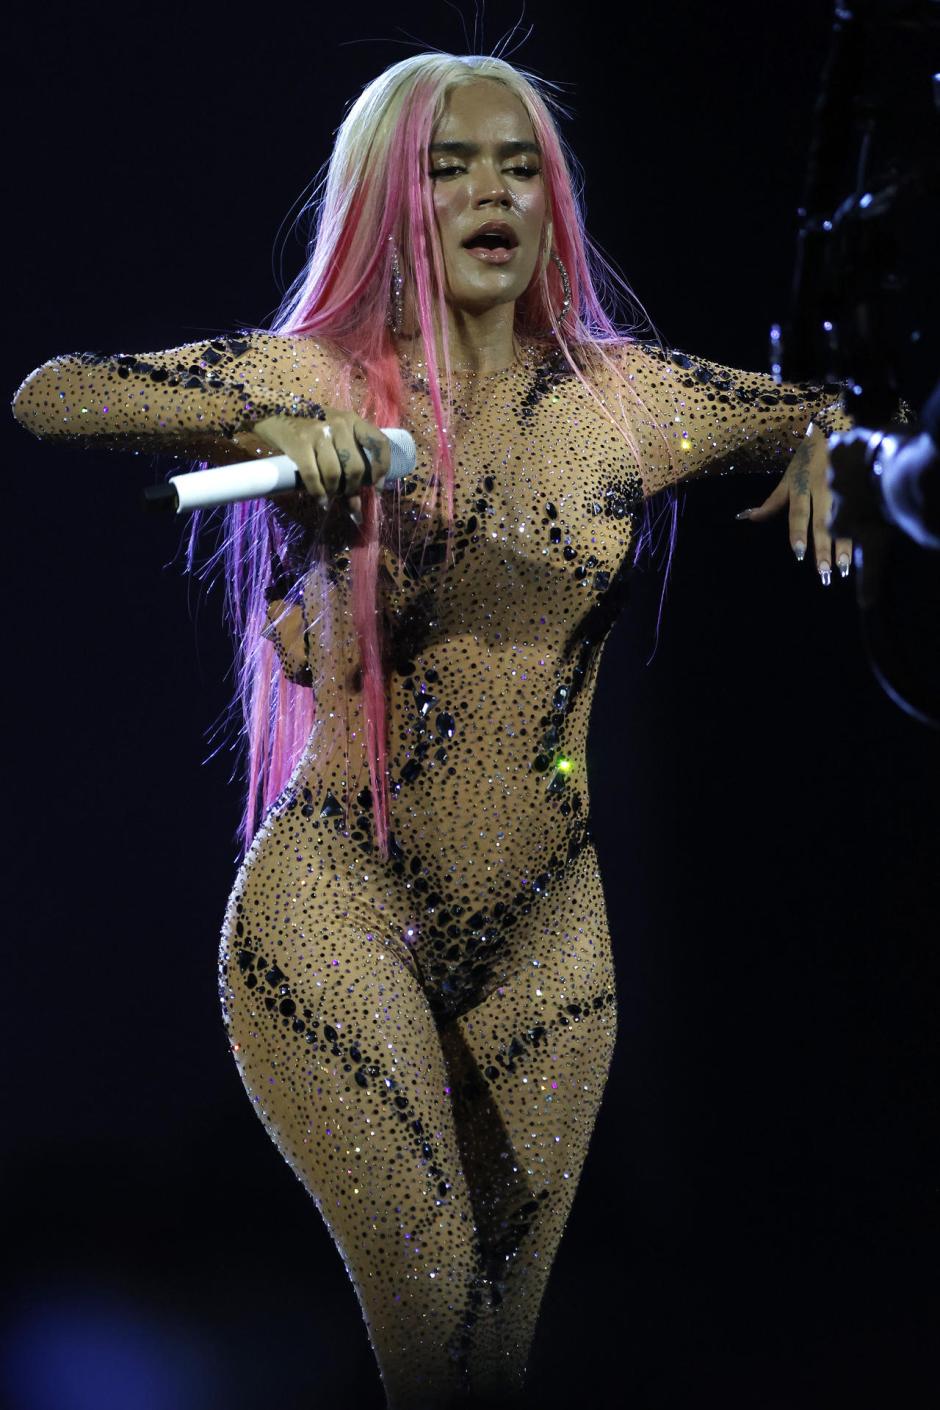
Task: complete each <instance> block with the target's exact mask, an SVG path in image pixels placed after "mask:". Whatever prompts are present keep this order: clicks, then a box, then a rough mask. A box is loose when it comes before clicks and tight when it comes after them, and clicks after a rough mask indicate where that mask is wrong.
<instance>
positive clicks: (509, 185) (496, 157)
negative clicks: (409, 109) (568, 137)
mask: <svg viewBox="0 0 940 1410" xmlns="http://www.w3.org/2000/svg"><path fill="white" fill-rule="evenodd" d="M428 169H429V171H430V180H431V185H432V189H433V193H434V210H435V213H436V216H437V228H438V231H439V233H440V238H441V247H442V250H443V254H444V268H445V271H446V277H447V301H448V303H449V304H450V305H451V306H452V307H454V308H460V309H465V310H466V311H467V312H468V313H474V314H480V313H484V312H486V310H487V309H489V308H493V307H494V306H495V305H497V304H505V303H513V302H515V300H516V299H518V298H519V296H520V295H521V294H523V293H524V292H525V290H526V289H527V288H528V285H529V283H530V281H531V279H532V275H533V273H534V272H535V266H536V262H537V260H538V255H539V244H540V240H541V234H542V226H543V224H544V221H545V208H546V201H545V188H544V184H543V181H542V174H541V173H542V160H541V153H540V151H539V148H538V144H537V143H536V140H535V133H534V132H533V130H532V124H531V122H530V121H529V117H528V114H527V113H526V110H525V108H524V107H523V106H522V104H521V103H520V101H519V99H518V98H516V97H515V96H514V94H512V93H511V92H510V91H509V89H508V88H507V87H506V86H505V84H502V83H498V82H496V81H494V80H493V79H475V80H474V81H473V82H471V83H461V84H458V86H457V87H456V88H454V89H453V90H452V91H451V93H450V96H449V98H448V101H447V107H446V108H445V110H444V115H443V117H442V118H441V120H440V122H439V123H438V125H437V127H436V128H435V130H434V134H433V136H432V138H431V147H430V151H429V154H428ZM491 223H496V224H498V225H501V226H503V227H504V230H503V232H501V234H500V235H497V236H494V237H491V238H490V239H489V240H488V241H484V242H482V243H481V244H480V245H478V246H477V247H476V248H468V247H467V242H468V241H471V240H472V239H473V237H474V236H475V235H476V233H477V231H478V230H479V229H480V227H481V226H484V225H488V224H491ZM500 238H502V239H503V240H504V241H505V242H506V243H505V244H503V245H501V246H498V247H496V248H487V246H493V245H494V244H495V243H496V240H497V239H500ZM507 245H508V246H509V248H507Z"/></svg>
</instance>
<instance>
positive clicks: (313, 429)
mask: <svg viewBox="0 0 940 1410" xmlns="http://www.w3.org/2000/svg"><path fill="white" fill-rule="evenodd" d="M253 430H254V434H255V435H256V436H258V437H259V438H260V439H261V440H262V441H264V443H265V444H266V445H269V446H273V447H274V449H275V450H277V451H280V452H281V454H282V455H288V456H290V458H291V460H292V461H293V462H294V464H295V465H296V466H297V469H298V470H299V472H300V478H301V480H302V481H303V485H304V488H305V489H306V491H307V493H308V494H311V495H313V496H314V498H315V499H316V501H317V503H318V504H319V506H320V508H321V509H328V508H329V506H330V499H331V498H332V497H333V496H334V495H340V494H342V495H345V496H346V499H347V502H348V504H349V512H350V514H351V516H352V518H353V521H354V522H355V523H356V524H357V525H360V524H361V523H362V501H361V499H360V498H359V489H360V487H361V486H362V485H372V484H374V485H375V488H376V489H377V490H380V489H381V488H382V484H383V482H384V480H385V476H386V475H387V474H388V469H389V465H390V464H391V454H392V446H391V442H390V441H389V439H388V437H387V436H385V435H383V434H382V432H381V431H380V430H379V428H378V426H373V425H372V422H371V421H364V420H363V419H362V417H361V416H357V415H356V413H355V412H354V411H337V410H334V409H333V408H332V407H328V406H326V407H324V408H323V420H313V419H312V418H311V417H309V416H266V417H264V418H262V420H261V421H256V422H255V425H254V428H253ZM373 477H374V478H373Z"/></svg>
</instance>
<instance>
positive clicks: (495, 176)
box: [473, 170, 512, 209]
mask: <svg viewBox="0 0 940 1410" xmlns="http://www.w3.org/2000/svg"><path fill="white" fill-rule="evenodd" d="M491 202H495V203H497V204H499V205H501V206H506V207H507V209H508V208H509V207H510V206H511V205H512V195H511V194H510V191H509V188H508V187H507V185H506V181H505V179H504V177H503V174H502V172H500V171H497V170H492V171H487V172H481V174H480V177H479V179H478V181H477V184H476V189H475V190H474V193H473V204H474V206H484V205H489V204H490V203H491Z"/></svg>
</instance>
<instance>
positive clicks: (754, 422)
mask: <svg viewBox="0 0 940 1410" xmlns="http://www.w3.org/2000/svg"><path fill="white" fill-rule="evenodd" d="M606 351H607V353H608V355H609V357H610V358H611V360H612V362H613V364H614V368H615V369H616V370H617V371H618V372H619V373H620V375H621V376H622V378H623V381H622V382H621V381H620V380H619V378H618V377H617V376H616V375H615V372H614V371H613V370H612V369H611V368H610V367H608V366H606V365H604V364H600V365H598V364H596V362H595V361H593V360H591V361H590V368H591V380H592V383H593V385H594V387H595V390H596V391H597V393H598V396H599V397H600V400H601V403H602V404H601V405H598V402H597V401H595V400H594V398H592V396H591V395H590V393H589V392H588V390H587V389H586V388H585V387H584V386H583V384H582V383H581V381H580V380H579V378H578V377H577V376H576V375H575V374H574V373H573V371H572V369H571V367H570V366H569V364H568V362H567V360H566V359H565V358H564V357H563V356H562V355H561V354H560V352H559V351H558V350H557V349H556V348H550V347H545V346H538V345H536V344H526V345H523V346H522V347H521V349H520V355H519V358H518V360H517V361H516V362H515V363H514V364H513V365H512V366H510V367H508V368H506V369H504V370H503V371H501V372H496V373H491V374H488V375H486V376H476V375H474V374H467V373H459V374H457V379H456V384H455V410H454V416H453V426H452V427H451V436H452V444H453V447H454V460H455V467H456V474H455V503H454V521H453V531H452V540H451V552H450V553H449V554H448V551H447V531H446V526H445V525H443V524H442V523H440V522H438V523H431V525H430V527H429V526H428V510H427V498H426V491H427V488H428V483H429V480H430V476H431V466H432V463H433V448H434V444H435V438H436V424H435V421H434V418H433V415H432V410H431V402H430V397H429V393H428V386H427V377H426V369H425V368H424V366H423V364H421V362H420V361H417V360H413V359H412V358H409V357H404V356H403V357H402V359H401V369H402V375H403V385H404V401H403V416H402V424H403V425H404V426H405V427H406V428H407V429H408V430H410V431H411V432H412V433H413V435H414V437H415V441H416V444H417V452H418V454H417V462H416V466H415V470H414V472H413V473H410V474H409V475H408V476H407V477H406V479H405V480H404V481H403V482H402V483H401V484H400V486H399V487H398V488H395V489H386V490H385V491H383V494H385V495H386V496H388V495H393V496H395V497H396V499H397V509H396V508H395V507H393V506H392V504H391V502H390V503H389V509H388V511H387V512H386V516H385V518H386V531H385V532H384V534H383V541H382V546H381V552H380V565H379V594H380V596H379V601H380V608H381V611H382V613H383V619H384V621H383V627H384V637H385V647H386V683H387V724H388V735H387V740H388V744H387V747H388V769H389V788H390V804H391V806H390V815H389V826H390V832H391V836H392V843H391V855H390V857H389V859H388V861H382V860H381V858H380V857H379V856H378V855H377V852H376V849H375V847H374V845H373V832H372V811H371V795H370V790H369V786H368V783H369V776H368V767H367V760H366V755H365V752H364V740H365V731H364V721H363V711H362V704H361V684H362V680H361V671H360V668H359V654H358V646H357V640H356V635H355V631H354V628H353V624H352V616H351V607H350V588H349V552H348V550H349V548H350V546H351V544H352V543H353V541H354V540H353V537H352V536H353V535H354V534H355V533H356V530H355V528H354V526H353V525H352V522H351V520H350V519H349V516H348V514H347V512H346V509H345V506H344V504H343V503H342V502H341V501H337V502H336V503H334V504H333V505H332V506H331V508H330V509H329V511H327V514H326V516H325V517H324V516H323V514H322V511H319V510H315V509H314V506H313V502H312V501H311V500H310V499H309V498H306V497H305V503H304V505H303V507H302V511H301V510H297V512H298V513H300V514H301V517H303V516H304V515H306V516H307V519H308V522H309V526H310V535H311V539H313V538H314V537H315V538H317V540H318V541H319V542H320V543H321V544H322V543H326V544H328V547H329V553H328V555H327V557H326V559H325V560H323V559H322V558H321V562H325V568H324V571H325V573H326V579H325V581H326V583H327V589H328V591H329V593H330V603H331V607H332V628H331V632H330V635H329V638H328V639H327V638H326V637H325V636H324V634H323V632H322V631H321V630H320V627H319V624H320V622H321V617H322V598H321V596H320V594H321V593H322V590H323V583H324V578H323V576H322V574H320V575H319V576H318V575H315V574H309V575H308V576H307V577H306V578H305V577H304V576H303V575H302V574H301V575H300V576H299V577H298V569H299V568H302V566H303V565H302V563H297V564H294V565H293V567H292V568H291V570H290V571H288V572H287V573H286V577H285V579H284V586H283V587H281V586H279V584H278V582H277V581H272V591H271V593H270V594H269V596H270V603H269V610H268V616H269V623H268V633H269V636H270V639H271V640H272V641H273V643H274V645H275V647H276V650H277V653H278V656H279V659H280V662H281V665H282V668H283V671H284V673H285V674H286V675H287V677H288V678H289V679H290V680H291V681H293V682H294V683H295V684H297V685H298V686H301V687H309V688H312V689H313V690H314V692H315V696H316V701H317V715H316V722H315V724H314V726H313V730H312V732H311V735H310V738H309V740H308V742H307V745H306V748H305V750H304V752H303V756H302V757H301V758H300V760H299V761H298V763H297V766H296V768H295V769H294V772H293V775H292V778H291V780H290V783H289V784H288V786H287V787H286V788H285V789H284V791H283V793H282V794H281V796H280V798H279V799H278V800H277V802H276V803H275V805H274V806H273V807H272V808H271V809H270V810H269V812H268V814H267V816H266V817H265V819H264V821H263V823H262V825H261V827H260V828H259V830H258V832H257V834H256V836H255V838H254V841H253V843H252V846H251V848H250V850H249V852H248V854H247V856H246V858H245V860H244V862H243V864H242V866H241V868H240V870H239V873H238V876H237V878H236V881H235V886H234V889H233V891H232V895H231V897H230V899H229V903H228V907H227V909H226V914H225V920H224V925H223V935H222V945H221V951H220V967H219V976H220V994H221V999H222V1006H223V1014H224V1018H225V1023H226V1027H227V1030H228V1033H229V1036H230V1040H231V1046H232V1051H233V1053H234V1056H235V1060H236V1063H237V1065H238V1069H239V1073H240V1075H241V1078H242V1080H243V1082H244V1084H245V1087H246V1089H247V1091H248V1093H249V1095H250V1096H251V1098H252V1101H253V1103H254V1105H255V1109H256V1110H257V1111H258V1113H259V1115H260V1117H261V1119H262V1121H263V1122H264V1123H265V1126H266V1127H267V1129H268V1131H269V1133H270V1134H271V1136H272V1139H274V1141H275V1142H276V1144H277V1146H278V1148H279V1149H280V1150H281V1152H282V1154H283V1155H284V1157H285V1159H286V1160H287V1161H288V1162H289V1163H290V1165H291V1167H292V1168H293V1170H294V1171H295V1173H296V1174H297V1175H298V1177H299V1178H300V1179H301V1180H302V1181H303V1182H304V1184H305V1186H306V1188H307V1189H308V1190H309V1192H310V1194H311V1196H312V1197H313V1198H314V1200H315V1201H316V1203H317V1206H318V1208H319V1209H320V1210H321V1212H322V1214H323V1217H324V1219H325V1220H326V1221H327V1224H328V1226H329V1228H330V1230H331V1233H332V1235H333V1237H334V1240H335V1241H336V1244H337V1247H338V1248H339V1249H340V1251H341V1253H342V1255H343V1257H344V1260H345V1262H346V1266H347V1269H348V1270H349V1272H350V1276H351V1277H352V1278H353V1281H354V1284H355V1286H356V1290H357V1293H358V1295H359V1299H360V1303H361V1305H362V1309H363V1314H364V1316H365V1318H366V1322H367V1326H368V1329H369V1335H370V1338H371V1340H372V1345H373V1348H374V1350H375V1353H376V1356H377V1359H378V1362H379V1365H380V1368H381V1370H382V1374H383V1376H384V1378H385V1381H386V1385H387V1387H388V1388H389V1393H390V1394H392V1393H393V1392H394V1394H395V1395H401V1396H402V1398H403V1401H404V1399H406V1398H407V1396H408V1395H409V1394H411V1393H412V1392H414V1393H416V1394H417V1393H418V1390H419V1389H420V1390H423V1391H427V1392H429V1393H430V1392H431V1391H434V1393H435V1394H439V1395H440V1396H441V1403H443V1397H444V1395H445V1393H447V1394H449V1393H451V1392H454V1393H457V1392H459V1391H460V1390H461V1389H466V1388H467V1387H469V1386H470V1385H472V1386H473V1387H475V1388H478V1389H481V1390H486V1389H488V1388H489V1389H493V1388H496V1389H500V1388H505V1387H506V1386H507V1385H515V1386H518V1385H521V1380H522V1375H523V1373H524V1363H525V1357H526V1355H527V1352H528V1347H529V1345H530V1343H531V1339H532V1335H533V1332H534V1328H535V1320H536V1315H537V1311H538V1306H539V1303H540V1301H541V1297H542V1294H543V1292H544V1288H545V1282H546V1279H547V1277H548V1273H549V1269H550V1267H551V1264H552V1260H553V1258H554V1254H555V1251H556V1249H557V1247H558V1243H559V1240H560V1238H561V1235H562V1232H563V1229H564V1225H565V1221H566V1218H567V1214H568V1210H569V1208H570V1205H571V1201H572V1199H573V1196H574V1191H575V1188H576V1185H577V1180H578V1176H579V1174H580V1170H581V1167H582V1164H583V1160H584V1157H585V1154H586V1151H587V1145H588V1141H589V1139H590V1134H591V1130H592V1129H593V1124H594V1119H595V1117H596V1113H597V1109H598V1107H599V1104H600V1100H601V1096H602V1093H603V1088H604V1083H605V1080H606V1075H607V1071H608V1067H609V1062H610V1056H611V1052H612V1050H613V1043H614V1036H615V1033H616V1003H615V993H614V971H613V963H612V956H611V946H610V934H609V930H608V924H607V916H606V910H605V905H604V896H603V889H602V883H601V878H600V875H599V872H598V867H597V858H596V854H595V851H594V848H593V846H592V842H591V831H590V793H589V787H588V778H587V767H586V740H587V729H588V720H589V716H590V710H591V699H592V694H593V690H594V684H595V681H596V677H597V671H598V665H599V661H600V655H601V651H602V648H603V645H604V642H605V640H606V639H607V636H608V635H609V632H610V630H611V627H612V625H613V623H614V621H615V619H616V617H617V614H618V613H619V612H620V611H621V610H622V608H623V605H624V603H625V602H626V600H627V596H628V589H629V576H630V561H631V557H632V554H633V551H634V548H635V540H636V529H637V524H638V514H639V513H640V511H641V510H642V508H643V504H644V500H645V499H647V498H648V497H650V496H651V495H653V494H655V493H656V492H658V491H659V490H662V489H664V488H666V487H667V486H669V485H672V484H676V483H678V482H680V481H682V480H685V479H689V478H692V477H695V476H704V475H714V474H727V473H733V472H740V471H748V470H751V471H753V470H764V471H769V472H776V473H778V474H782V473H783V471H784V470H785V469H786V466H787V464H788V462H789V460H790V458H791V456H792V455H793V454H794V452H795V451H796V450H797V448H798V447H799V446H800V444H801V442H802V440H803V437H804V435H805V433H806V430H807V427H808V424H809V422H810V421H811V420H812V421H814V422H815V423H816V424H817V425H818V426H820V428H821V429H823V430H824V431H826V432H831V431H833V430H837V429H842V428H844V427H847V426H849V425H850V424H851V422H850V421H849V418H848V417H847V416H846V414H845V412H844V411H843V410H842V409H841V406H840V402H839V396H840V390H841V389H840V388H839V387H838V386H831V385H829V386H810V385H808V384H797V385H783V386H780V385H777V384H775V383H774V382H773V380H772V378H771V377H770V376H768V375H765V374H760V373H754V372H746V371H740V370H736V369H731V368H727V367H724V366H721V365H719V364H716V363H714V362H711V361H708V360H706V359H704V358H699V357H694V356H690V355H687V354H684V353H681V352H677V351H664V350H663V349H661V348H659V347H658V346H657V345H655V344H650V343H643V342H638V341H631V340H626V339H625V340H623V341H622V342H620V343H617V344H610V345H606ZM337 366H338V364H337V357H336V354H335V352H334V351H330V352H328V351H327V349H326V348H325V346H324V345H322V344H321V343H318V342H316V341H315V340H313V339H311V338H305V337H298V336H291V337H286V336H274V335H271V334H266V333H245V334H240V335H238V336H234V337H221V338H217V339H214V340H210V341H207V342H204V343H197V344H189V345H186V346H185V347H181V348H175V349H170V350H168V351H164V352H159V353H151V354H119V355H116V356H106V355H103V354H90V353H85V354H75V355H72V356H66V357H62V358H57V359H54V360H53V361H52V362H49V363H47V364H45V365H44V366H43V367H42V368H40V369H38V370H37V372H35V373H34V374H32V376H31V377H30V378H28V379H27V381H26V382H25V383H24V384H23V386H22V387H21V389H20V391H19V393H18V395H17V399H16V403H15V407H14V410H15V414H16V415H17V417H18V418H19V419H20V420H21V421H22V422H23V424H24V425H26V426H27V427H28V428H29V429H30V430H32V431H33V432H34V433H35V434H37V435H39V436H41V437H43V438H46V439H70V440H72V441H73V442H79V443H82V444H86V445H89V446H102V445H112V446H115V447H118V448H126V449H133V450H137V451H154V450H158V451H163V452H167V453H170V454H177V455H187V456H190V457H194V456H198V457H203V458H205V459H206V460H209V461H215V462H217V463H218V462H220V461H222V460H226V459H227V460H233V459H234V460H237V459H245V458H246V456H247V454H248V453H256V452H257V451H258V449H259V446H258V445H257V444H255V445H252V440H253V438H252V437H251V434H250V433H251V427H252V426H253V424H254V423H255V422H256V421H257V420H259V419H260V418H261V417H262V416H265V415H271V414H273V413H275V412H281V413H283V414H287V415H309V414H312V410H313V408H314V407H315V405H316V404H321V405H326V406H330V405H336V404H337V401H336V400H335V399H336V398H337V397H338V396H339V393H338V391H337V386H338V384H337V381H336V378H337V375H338V373H337ZM587 366H588V364H587V362H586V363H585V367H586V368H587ZM349 385H350V388H351V391H350V400H349V401H348V402H347V403H345V404H347V405H351V406H353V407H355V408H357V407H358V405H359V404H360V402H359V401H357V398H361V396H362V394H363V388H364V384H363V381H362V377H361V375H360V374H359V373H358V372H356V373H354V375H353V377H352V381H351V383H350V384H349ZM605 407H606V408H607V410H608V411H610V412H611V413H612V414H613V415H614V416H615V417H619V416H621V415H622V416H623V417H625V418H626V419H627V420H628V422H629V425H630V428H631V431H632V434H633V437H634V443H635V445H636V447H637V449H638V451H639V454H638V455H634V454H633V452H632V450H631V449H630V447H629V445H628V444H627V443H626V442H625V440H624V438H623V437H622V436H621V434H620V432H619V431H618V430H617V428H616V426H615V425H613V424H611V422H610V420H609V419H608V418H607V417H606V416H605V415H604V408H605ZM246 438H247V439H246ZM297 498H298V500H299V499H300V498H301V497H300V496H298V497H297ZM295 509H296V506H295ZM284 512H287V510H286V507H285V511H284ZM282 566H283V565H282ZM298 583H299V587H298ZM292 585H293V586H292Z"/></svg>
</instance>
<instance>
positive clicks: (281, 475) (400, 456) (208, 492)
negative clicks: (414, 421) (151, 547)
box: [143, 426, 417, 514]
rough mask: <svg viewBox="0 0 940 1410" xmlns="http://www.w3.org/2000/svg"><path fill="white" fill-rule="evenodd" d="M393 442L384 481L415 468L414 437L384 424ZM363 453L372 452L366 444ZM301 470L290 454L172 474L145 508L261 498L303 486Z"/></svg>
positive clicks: (149, 492)
mask: <svg viewBox="0 0 940 1410" xmlns="http://www.w3.org/2000/svg"><path fill="white" fill-rule="evenodd" d="M382 433H383V435H385V436H387V437H388V439H389V441H390V442H391V447H392V453H391V463H390V466H389V471H388V474H387V475H386V477H385V483H386V484H387V483H388V481H389V480H401V479H403V478H404V476H405V475H409V474H410V473H411V472H412V470H414V468H415V461H416V458H417V451H416V449H415V443H414V437H413V436H412V435H411V434H410V432H408V431H405V430H403V429H402V428H401V427H400V426H383V427H382ZM363 453H364V454H365V455H366V456H368V454H369V452H368V451H367V450H365V448H364V447H363ZM301 484H302V482H301V479H300V472H299V471H298V469H297V466H296V465H295V464H294V462H293V460H291V458H290V456H289V455H267V456H262V457H260V458H259V459H257V460H240V461H239V462H238V463H237V464H235V465H219V466H215V467H213V468H211V469H209V470H191V471H190V472H189V473H188V474H183V475H171V476H170V478H169V479H168V480H166V481H164V482H163V483H162V484H159V485H148V486H147V487H146V488H145V490H144V492H143V498H144V508H146V509H161V510H164V511H170V512H171V513H174V512H175V513H176V514H183V513H185V512H186V511H188V510H193V509H211V508H214V507H215V506H217V505H220V504H235V503H237V502H238V501H240V500H244V499H262V498H263V497H264V496H265V495H269V494H282V493H283V492H284V491H285V490H296V489H299V488H300V487H301Z"/></svg>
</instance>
